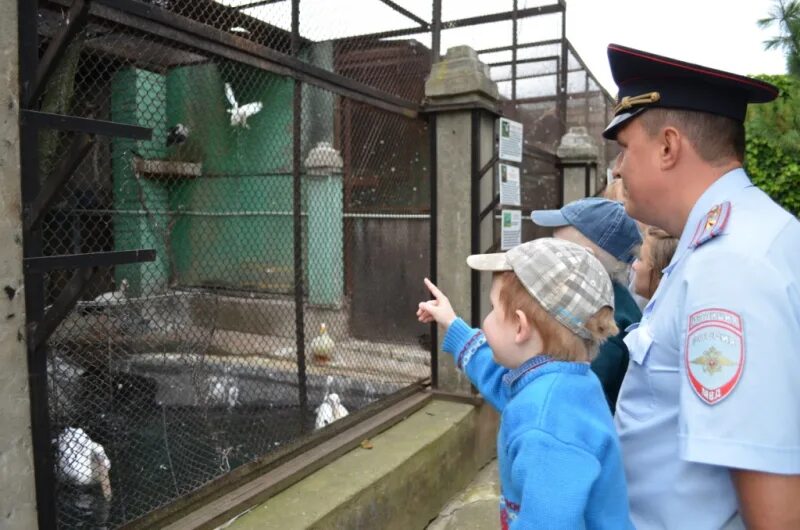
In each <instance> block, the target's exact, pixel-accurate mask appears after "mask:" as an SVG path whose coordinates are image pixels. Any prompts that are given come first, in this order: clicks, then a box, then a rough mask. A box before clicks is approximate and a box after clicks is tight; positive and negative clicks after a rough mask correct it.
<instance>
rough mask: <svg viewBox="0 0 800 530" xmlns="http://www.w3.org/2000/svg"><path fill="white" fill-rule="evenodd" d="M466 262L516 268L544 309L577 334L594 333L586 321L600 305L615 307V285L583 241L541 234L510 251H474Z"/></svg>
mask: <svg viewBox="0 0 800 530" xmlns="http://www.w3.org/2000/svg"><path fill="white" fill-rule="evenodd" d="M467 265H469V266H470V268H472V269H475V270H480V271H493V272H499V271H514V273H515V274H516V275H517V277H518V278H519V279H520V281H521V282H522V285H524V286H525V288H526V289H527V290H528V292H529V293H530V294H531V296H533V298H534V299H536V301H537V302H539V303H540V304H541V305H542V307H544V309H545V311H547V312H548V313H549V314H550V315H552V316H553V317H554V318H555V319H556V320H558V321H559V322H560V323H562V324H563V325H564V326H566V327H567V328H568V329H570V330H571V331H573V332H574V333H575V334H577V335H578V336H579V337H581V338H584V339H590V338H591V337H592V335H591V333H590V332H589V330H588V329H586V327H585V326H586V322H587V321H588V320H589V319H590V318H591V317H592V316H594V315H595V314H596V313H597V312H598V311H600V310H601V309H602V308H603V307H606V306H608V307H610V308H612V309H613V308H614V290H613V287H612V286H611V279H610V278H609V276H608V273H607V272H606V270H605V269H604V268H603V265H602V264H601V263H600V261H598V259H597V258H596V257H594V255H593V254H592V253H591V252H589V251H588V250H587V249H585V248H584V247H582V246H580V245H577V244H575V243H572V242H569V241H564V240H561V239H554V238H551V237H545V238H541V239H535V240H533V241H529V242H527V243H523V244H522V245H518V246H516V247H514V248H512V249H511V250H509V251H508V252H502V253H497V254H473V255H472V256H469V257H468V258H467Z"/></svg>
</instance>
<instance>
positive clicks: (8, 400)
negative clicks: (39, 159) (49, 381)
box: [0, 0, 37, 529]
mask: <svg viewBox="0 0 800 530" xmlns="http://www.w3.org/2000/svg"><path fill="white" fill-rule="evenodd" d="M17 34H18V33H17V2H16V1H15V0H3V1H2V2H0V50H2V51H0V248H2V249H3V251H2V253H0V285H2V286H3V288H4V292H2V293H0V300H1V301H0V304H2V306H1V307H0V312H1V313H0V314H2V318H0V396H2V397H3V399H2V400H0V423H2V425H3V428H2V429H0V477H2V478H3V479H2V480H1V481H0V527H2V528H9V529H11V528H25V529H34V528H36V527H37V523H36V493H35V490H34V479H33V455H32V449H31V437H30V404H29V400H28V366H27V360H26V348H25V335H24V326H25V305H24V299H25V297H24V296H23V295H22V290H21V287H22V285H23V277H22V226H21V212H20V203H21V197H20V181H21V179H20V160H19V69H18V65H19V57H18V53H19V49H18V40H17ZM12 290H13V293H14V294H13V295H12V294H11V293H12Z"/></svg>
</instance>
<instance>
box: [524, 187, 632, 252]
mask: <svg viewBox="0 0 800 530" xmlns="http://www.w3.org/2000/svg"><path fill="white" fill-rule="evenodd" d="M531 220H532V221H533V222H534V223H536V224H537V225H539V226H547V227H553V228H555V227H559V226H574V227H575V228H577V229H578V231H579V232H580V233H581V234H583V235H584V236H586V237H587V238H588V239H589V240H590V241H591V242H592V243H594V244H595V245H597V246H598V247H600V248H602V249H603V250H605V251H606V252H608V253H609V254H611V255H612V256H614V257H615V258H617V259H618V260H620V261H623V262H625V263H631V262H632V261H633V260H634V258H635V256H634V254H633V251H634V249H635V248H636V246H637V245H641V244H642V234H641V233H639V227H638V226H637V225H636V221H634V220H633V219H631V218H630V217H629V216H628V214H626V213H625V207H624V206H622V203H620V202H617V201H611V200H608V199H603V198H600V197H587V198H585V199H578V200H577V201H573V202H571V203H569V204H567V205H565V206H564V207H563V208H561V209H560V210H535V211H533V212H531Z"/></svg>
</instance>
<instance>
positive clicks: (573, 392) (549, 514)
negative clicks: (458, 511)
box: [443, 318, 633, 530]
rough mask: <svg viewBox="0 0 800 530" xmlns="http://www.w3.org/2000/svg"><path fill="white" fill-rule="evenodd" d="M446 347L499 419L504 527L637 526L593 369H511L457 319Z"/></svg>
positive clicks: (535, 365) (548, 365) (543, 359)
mask: <svg viewBox="0 0 800 530" xmlns="http://www.w3.org/2000/svg"><path fill="white" fill-rule="evenodd" d="M443 349H444V350H445V351H447V352H449V353H451V354H453V356H454V358H455V361H456V363H457V365H458V367H459V368H460V369H461V370H463V371H464V373H465V374H466V375H467V376H468V377H469V379H470V380H471V381H472V383H473V384H474V385H475V386H476V387H477V388H478V390H479V391H480V392H481V394H483V396H484V398H485V399H486V400H487V401H488V402H489V403H491V404H492V405H493V406H494V407H495V408H496V409H497V410H498V411H499V412H500V414H501V418H500V430H499V432H498V435H497V460H498V468H499V472H500V487H501V494H502V496H501V499H500V520H501V526H502V528H503V529H512V530H518V529H523V528H525V529H527V528H537V529H539V528H548V529H557V528H558V529H561V528H563V529H569V530H576V529H581V528H587V529H613V530H624V529H628V528H633V525H632V524H631V521H630V516H629V514H628V493H627V489H626V486H625V474H624V470H623V467H622V458H621V455H620V448H619V441H618V440H617V434H616V431H615V430H614V425H613V422H612V420H611V413H610V412H609V410H608V404H607V403H606V399H605V397H604V395H603V389H602V387H601V386H600V382H599V381H598V379H597V377H596V376H595V375H594V373H593V372H592V371H591V370H590V369H589V365H588V364H586V363H573V362H563V361H555V360H553V359H552V358H551V357H549V356H547V355H537V356H536V357H533V358H531V359H529V360H528V361H526V362H525V363H524V364H523V365H522V366H520V367H519V368H516V369H514V370H509V369H507V368H504V367H502V366H500V365H499V364H497V363H496V362H495V361H494V360H493V358H492V351H491V349H490V348H489V345H488V344H487V342H486V338H485V337H484V335H483V333H482V332H481V331H480V330H476V329H472V328H470V327H469V326H467V324H466V323H465V322H464V321H463V320H461V319H460V318H458V319H456V320H455V321H454V322H453V323H452V324H451V325H450V328H449V329H448V330H447V335H446V336H445V339H444V344H443Z"/></svg>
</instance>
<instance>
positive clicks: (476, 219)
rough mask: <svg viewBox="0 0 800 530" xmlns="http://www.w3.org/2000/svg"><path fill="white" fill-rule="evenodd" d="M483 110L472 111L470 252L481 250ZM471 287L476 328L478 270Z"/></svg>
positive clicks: (478, 308)
mask: <svg viewBox="0 0 800 530" xmlns="http://www.w3.org/2000/svg"><path fill="white" fill-rule="evenodd" d="M480 120H481V111H480V110H478V109H473V111H472V120H471V121H472V124H471V129H472V130H471V134H470V154H471V169H470V173H471V179H470V180H471V183H470V186H471V191H470V196H471V203H472V207H471V208H470V223H471V228H470V231H471V232H470V235H471V239H472V242H471V244H470V253H472V254H478V253H479V252H481V248H480V247H481V230H480V229H481V221H480V212H481V186H480V184H481V174H480V170H481V145H480V143H481V142H480V140H481V135H480V132H481V130H480V127H481V122H480ZM470 284H471V287H470V297H471V298H470V325H471V326H472V327H474V328H477V327H479V326H480V320H481V311H480V303H481V275H480V273H479V272H478V271H475V270H473V271H471V282H470Z"/></svg>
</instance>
